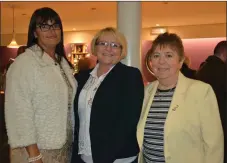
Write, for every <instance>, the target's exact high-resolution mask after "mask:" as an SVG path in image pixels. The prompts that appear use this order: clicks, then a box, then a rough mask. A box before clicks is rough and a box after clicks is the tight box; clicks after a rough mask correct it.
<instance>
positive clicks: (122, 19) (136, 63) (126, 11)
mask: <svg viewBox="0 0 227 163" xmlns="http://www.w3.org/2000/svg"><path fill="white" fill-rule="evenodd" d="M117 28H118V30H119V31H120V32H122V33H123V34H124V35H125V37H126V39H127V42H128V49H127V51H128V55H127V57H126V58H125V59H124V60H122V63H124V64H126V65H129V66H133V67H137V68H139V69H141V59H140V57H141V28H142V21H141V2H117Z"/></svg>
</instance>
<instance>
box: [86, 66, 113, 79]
mask: <svg viewBox="0 0 227 163" xmlns="http://www.w3.org/2000/svg"><path fill="white" fill-rule="evenodd" d="M114 66H115V65H113V66H112V67H111V68H110V69H109V71H107V72H106V73H105V74H102V75H101V76H100V77H105V76H106V75H107V74H108V73H109V72H110V71H111V70H112V69H113V68H114ZM98 68H99V63H98V64H97V65H96V66H95V68H94V69H93V70H92V71H91V72H90V75H91V76H92V77H94V78H98V76H97V70H98Z"/></svg>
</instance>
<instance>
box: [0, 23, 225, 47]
mask: <svg viewBox="0 0 227 163" xmlns="http://www.w3.org/2000/svg"><path fill="white" fill-rule="evenodd" d="M150 30H151V28H144V29H143V30H142V36H141V37H142V40H152V39H154V36H151V35H150ZM168 31H169V32H174V33H177V34H178V35H180V37H181V38H213V37H226V24H224V23H223V24H209V25H195V26H193V25H192V26H178V27H177V26H176V27H168ZM96 32H97V31H95V30H94V31H77V32H64V43H65V44H68V43H81V42H83V43H90V41H91V39H92V37H93V36H94V34H95V33H96ZM11 39H12V35H9V34H3V35H1V44H0V45H1V46H6V45H8V44H9V43H10V41H11ZM16 40H17V43H18V44H19V45H23V44H26V42H27V35H26V34H16Z"/></svg>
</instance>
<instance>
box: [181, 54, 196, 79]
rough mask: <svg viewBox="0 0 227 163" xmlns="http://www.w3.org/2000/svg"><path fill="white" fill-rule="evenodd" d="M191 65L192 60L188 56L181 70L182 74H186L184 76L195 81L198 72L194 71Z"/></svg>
mask: <svg viewBox="0 0 227 163" xmlns="http://www.w3.org/2000/svg"><path fill="white" fill-rule="evenodd" d="M189 64H190V60H189V58H188V57H187V56H185V59H184V63H183V65H182V67H181V69H180V71H181V73H182V74H184V76H186V77H188V78H191V79H195V74H196V70H193V69H191V68H190V67H189Z"/></svg>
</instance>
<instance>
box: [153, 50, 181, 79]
mask: <svg viewBox="0 0 227 163" xmlns="http://www.w3.org/2000/svg"><path fill="white" fill-rule="evenodd" d="M150 62H151V64H152V71H153V72H154V74H155V76H156V77H157V78H158V79H160V80H163V79H164V80H165V79H171V78H173V79H176V78H177V77H178V72H179V71H180V69H181V66H182V64H183V60H180V57H179V55H178V53H177V51H175V50H173V48H170V47H169V46H163V47H160V46H157V48H156V49H155V50H154V53H153V54H152V55H151V57H150Z"/></svg>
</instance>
